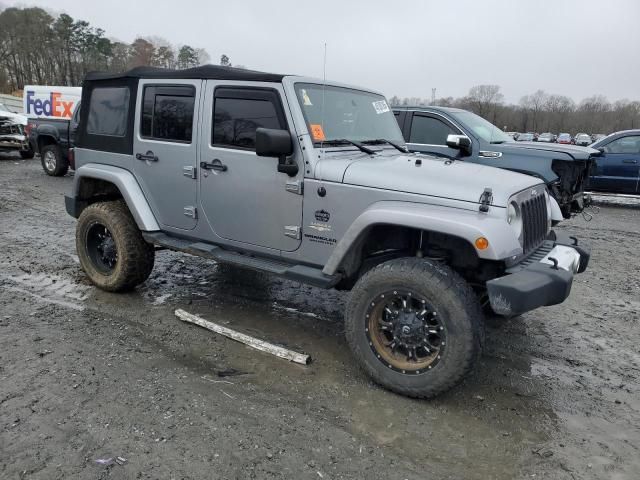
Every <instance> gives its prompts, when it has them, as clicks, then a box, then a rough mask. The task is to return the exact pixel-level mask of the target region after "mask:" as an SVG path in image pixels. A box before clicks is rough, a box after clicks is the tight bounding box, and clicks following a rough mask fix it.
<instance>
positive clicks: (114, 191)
mask: <svg viewBox="0 0 640 480" xmlns="http://www.w3.org/2000/svg"><path fill="white" fill-rule="evenodd" d="M120 198H121V199H122V200H123V201H124V202H125V204H126V205H127V208H128V209H129V211H130V212H131V215H132V216H133V218H134V220H135V222H136V224H137V225H138V228H140V230H142V231H146V232H150V231H157V230H160V226H159V225H158V222H157V220H156V218H155V216H154V214H153V212H152V211H151V207H150V206H149V203H148V202H147V199H146V198H145V196H144V193H143V192H142V189H141V188H140V185H138V182H137V181H136V179H135V177H134V176H133V174H132V173H131V172H129V171H128V170H125V169H123V168H118V167H114V166H111V165H92V164H86V165H83V166H82V167H80V168H79V169H78V170H76V174H75V178H74V183H73V191H72V199H73V201H74V203H75V209H74V216H76V217H77V216H79V215H80V213H82V210H83V209H84V208H86V206H88V205H90V204H92V203H95V202H98V201H105V200H116V199H120Z"/></svg>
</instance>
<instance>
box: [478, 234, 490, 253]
mask: <svg viewBox="0 0 640 480" xmlns="http://www.w3.org/2000/svg"><path fill="white" fill-rule="evenodd" d="M476 248H477V249H478V250H486V249H487V248H489V240H487V239H486V238H484V237H478V238H476Z"/></svg>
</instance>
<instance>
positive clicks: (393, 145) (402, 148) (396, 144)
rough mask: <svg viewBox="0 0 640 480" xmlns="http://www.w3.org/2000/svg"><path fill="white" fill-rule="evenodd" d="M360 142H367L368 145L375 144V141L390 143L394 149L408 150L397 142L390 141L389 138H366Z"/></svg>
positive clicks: (405, 151) (406, 151) (404, 151)
mask: <svg viewBox="0 0 640 480" xmlns="http://www.w3.org/2000/svg"><path fill="white" fill-rule="evenodd" d="M362 143H367V144H370V145H373V144H376V143H388V144H389V145H391V146H392V147H393V148H395V149H396V150H400V151H401V152H402V153H408V152H409V151H408V150H407V149H406V148H405V147H403V146H402V145H400V144H398V143H396V142H392V141H391V140H387V139H386V138H377V139H375V140H367V141H366V142H362Z"/></svg>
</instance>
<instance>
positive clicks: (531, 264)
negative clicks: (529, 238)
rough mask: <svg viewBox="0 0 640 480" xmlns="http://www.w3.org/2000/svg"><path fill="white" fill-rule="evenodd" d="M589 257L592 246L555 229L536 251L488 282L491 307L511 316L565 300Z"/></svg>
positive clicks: (584, 268) (585, 266) (587, 262)
mask: <svg viewBox="0 0 640 480" xmlns="http://www.w3.org/2000/svg"><path fill="white" fill-rule="evenodd" d="M589 258H590V253H589V250H588V249H587V248H585V247H583V246H581V245H578V240H577V239H576V238H575V237H570V236H568V235H566V234H563V233H555V232H551V234H550V236H549V238H548V240H546V241H545V242H544V244H543V245H542V246H541V247H540V248H539V249H538V250H537V251H536V252H535V253H534V254H533V255H531V256H530V257H528V258H527V259H526V260H525V261H523V262H521V263H519V264H517V265H515V266H513V267H511V268H509V269H507V275H505V276H503V277H499V278H496V279H493V280H490V281H488V282H487V293H488V295H489V303H490V304H491V308H492V309H493V311H494V312H495V313H497V314H499V315H506V316H510V315H519V314H521V313H525V312H529V311H531V310H534V309H536V308H538V307H545V306H549V305H557V304H559V303H562V302H564V301H565V300H566V298H567V297H568V296H569V293H570V292H571V285H572V283H573V276H574V275H575V274H577V273H582V272H584V271H585V270H586V268H587V265H588V264H589Z"/></svg>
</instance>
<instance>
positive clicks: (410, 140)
mask: <svg viewBox="0 0 640 480" xmlns="http://www.w3.org/2000/svg"><path fill="white" fill-rule="evenodd" d="M393 112H394V114H395V116H396V120H397V121H398V124H399V125H400V129H401V130H402V134H403V136H404V138H405V140H406V142H407V147H408V148H409V150H411V151H412V152H423V153H428V154H430V155H438V156H442V157H447V158H450V159H452V160H464V161H466V162H472V163H481V164H483V165H489V166H491V167H498V168H504V169H506V170H513V171H515V172H519V173H524V174H526V175H532V176H534V177H538V178H540V179H542V180H543V181H544V182H545V183H546V184H547V188H548V189H549V193H550V194H551V195H553V197H554V198H555V199H556V201H557V202H558V206H559V207H560V210H561V212H562V215H563V217H564V218H570V217H571V215H572V214H576V213H580V212H582V210H583V209H584V207H585V206H587V205H588V203H589V201H590V199H589V197H588V196H587V195H585V193H584V191H585V187H586V186H587V182H588V181H589V175H590V172H591V170H592V169H595V162H596V157H599V156H600V155H602V152H600V151H598V150H595V149H593V148H588V147H577V146H574V145H560V144H556V143H540V142H514V141H513V139H512V138H511V137H509V136H508V135H507V134H506V133H504V132H503V131H502V130H500V129H499V128H498V127H496V126H495V125H493V124H492V123H490V122H488V121H486V120H485V119H484V118H482V117H480V116H478V115H476V114H475V113H472V112H468V111H466V110H461V109H459V108H448V107H394V108H393Z"/></svg>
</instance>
